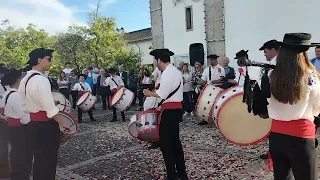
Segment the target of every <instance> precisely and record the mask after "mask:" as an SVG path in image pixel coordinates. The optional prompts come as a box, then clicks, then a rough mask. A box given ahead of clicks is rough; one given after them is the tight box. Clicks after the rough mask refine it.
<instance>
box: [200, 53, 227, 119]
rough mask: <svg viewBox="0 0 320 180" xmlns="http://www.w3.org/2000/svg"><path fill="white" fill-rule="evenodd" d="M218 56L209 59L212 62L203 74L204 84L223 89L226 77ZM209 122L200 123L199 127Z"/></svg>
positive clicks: (210, 56)
mask: <svg viewBox="0 0 320 180" xmlns="http://www.w3.org/2000/svg"><path fill="white" fill-rule="evenodd" d="M218 57H219V56H217V55H215V54H213V55H209V56H207V58H208V59H209V60H210V65H209V66H208V67H207V68H206V69H205V70H204V71H203V73H202V77H201V79H202V83H206V84H213V85H215V86H217V87H221V86H222V84H223V81H222V79H223V78H224V77H225V76H226V74H225V71H224V68H223V67H222V66H221V65H219V64H218ZM206 124H208V122H207V121H204V120H202V121H200V122H199V123H198V125H206Z"/></svg>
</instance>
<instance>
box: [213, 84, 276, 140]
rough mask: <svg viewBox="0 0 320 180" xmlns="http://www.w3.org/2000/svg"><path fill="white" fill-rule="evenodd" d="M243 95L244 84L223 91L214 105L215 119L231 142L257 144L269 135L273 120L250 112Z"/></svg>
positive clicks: (221, 131)
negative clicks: (243, 100)
mask: <svg viewBox="0 0 320 180" xmlns="http://www.w3.org/2000/svg"><path fill="white" fill-rule="evenodd" d="M242 97H243V87H242V86H234V87H231V88H229V89H227V90H225V91H224V92H223V93H221V94H220V95H219V96H218V97H217V100H216V102H215V105H214V110H213V116H214V120H215V122H216V124H217V127H218V128H219V130H220V133H221V134H222V136H223V137H225V138H226V139H227V140H228V141H229V142H231V143H233V144H237V145H240V146H249V145H256V144H258V143H259V142H261V141H264V140H265V139H266V138H267V137H268V136H269V132H270V129H271V123H272V120H271V119H270V118H268V119H263V118H261V117H259V116H254V115H253V114H252V113H248V110H247V105H246V104H245V103H243V102H242Z"/></svg>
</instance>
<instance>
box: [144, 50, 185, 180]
mask: <svg viewBox="0 0 320 180" xmlns="http://www.w3.org/2000/svg"><path fill="white" fill-rule="evenodd" d="M150 55H152V56H154V57H155V59H156V60H157V61H158V67H159V69H160V70H162V71H163V72H162V74H161V81H160V87H159V89H158V90H156V91H154V92H152V91H150V90H147V89H146V90H144V95H145V96H147V97H157V98H161V99H162V101H161V102H160V103H159V104H160V115H159V118H158V121H160V122H158V125H159V138H160V139H159V143H160V150H161V152H162V155H163V158H164V161H165V164H166V170H167V178H168V179H172V180H174V179H178V178H179V179H182V180H185V179H188V177H187V173H186V166H185V160H184V152H183V149H182V145H181V141H180V138H179V122H180V121H182V114H183V109H182V103H181V102H182V100H183V80H182V74H181V72H180V71H179V70H178V69H177V68H176V67H174V66H173V65H172V64H171V63H170V56H172V55H174V53H173V52H171V51H169V50H168V49H156V50H153V51H151V52H150Z"/></svg>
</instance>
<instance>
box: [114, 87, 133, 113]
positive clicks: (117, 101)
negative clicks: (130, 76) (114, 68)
mask: <svg viewBox="0 0 320 180" xmlns="http://www.w3.org/2000/svg"><path fill="white" fill-rule="evenodd" d="M133 99H134V93H133V92H132V91H130V90H129V89H126V88H125V87H122V88H120V89H118V91H117V92H116V93H115V94H114V95H113V96H112V98H111V106H114V107H115V108H116V109H117V110H119V111H121V112H122V111H126V110H127V109H128V108H129V107H130V106H131V104H132V102H133Z"/></svg>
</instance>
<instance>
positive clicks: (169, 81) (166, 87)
mask: <svg viewBox="0 0 320 180" xmlns="http://www.w3.org/2000/svg"><path fill="white" fill-rule="evenodd" d="M179 84H180V88H179V89H178V91H177V92H176V93H175V94H174V95H172V96H171V97H170V98H169V99H167V100H166V101H164V103H165V102H182V100H183V79H182V74H181V71H180V70H178V69H177V68H176V67H175V66H173V65H172V64H169V65H168V66H167V67H166V69H165V70H164V71H163V72H162V74H161V81H160V88H159V89H158V90H157V91H156V93H157V94H158V95H159V96H160V97H161V99H166V98H167V97H168V96H169V94H170V93H172V92H173V91H174V90H175V89H176V88H177V87H178V86H179Z"/></svg>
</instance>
